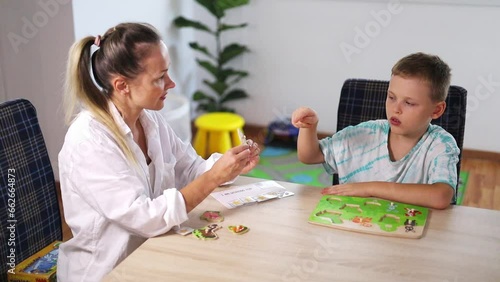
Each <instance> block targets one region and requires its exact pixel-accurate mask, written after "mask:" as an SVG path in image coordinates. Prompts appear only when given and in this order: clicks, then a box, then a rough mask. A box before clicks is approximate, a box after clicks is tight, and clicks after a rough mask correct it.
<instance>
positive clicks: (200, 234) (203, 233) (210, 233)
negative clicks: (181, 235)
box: [193, 223, 222, 240]
mask: <svg viewBox="0 0 500 282" xmlns="http://www.w3.org/2000/svg"><path fill="white" fill-rule="evenodd" d="M221 228H222V226H219V225H217V224H215V223H212V224H210V225H208V226H206V227H204V228H200V229H195V230H194V231H193V235H194V236H195V237H196V238H198V239H202V240H217V239H219V236H217V234H216V233H215V231H217V230H219V229H221Z"/></svg>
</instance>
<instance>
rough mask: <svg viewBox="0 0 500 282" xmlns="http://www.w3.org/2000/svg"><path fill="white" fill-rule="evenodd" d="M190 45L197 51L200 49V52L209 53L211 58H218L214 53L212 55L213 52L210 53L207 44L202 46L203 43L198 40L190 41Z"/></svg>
mask: <svg viewBox="0 0 500 282" xmlns="http://www.w3.org/2000/svg"><path fill="white" fill-rule="evenodd" d="M189 47H191V49H193V50H196V51H198V52H201V53H203V54H205V55H207V56H208V57H210V58H212V59H214V60H216V58H215V56H214V55H212V54H211V53H210V51H208V49H207V47H205V46H201V45H198V43H197V42H189Z"/></svg>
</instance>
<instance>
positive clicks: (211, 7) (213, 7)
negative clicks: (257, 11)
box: [196, 0, 249, 19]
mask: <svg viewBox="0 0 500 282" xmlns="http://www.w3.org/2000/svg"><path fill="white" fill-rule="evenodd" d="M196 2H198V4H200V5H202V6H203V7H205V8H206V9H207V10H208V11H209V12H210V13H211V14H212V15H214V16H215V17H216V18H218V19H220V18H222V17H224V11H225V10H227V9H232V8H236V7H239V6H243V5H246V4H248V3H249V0H196Z"/></svg>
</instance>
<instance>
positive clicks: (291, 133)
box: [264, 118, 299, 146]
mask: <svg viewBox="0 0 500 282" xmlns="http://www.w3.org/2000/svg"><path fill="white" fill-rule="evenodd" d="M298 136H299V129H298V128H296V127H295V126H293V124H292V122H291V118H281V119H278V120H274V121H273V122H271V124H269V126H268V127H267V134H266V138H265V140H264V144H265V145H270V144H272V143H279V144H278V145H285V146H286V145H288V146H296V145H297V138H298Z"/></svg>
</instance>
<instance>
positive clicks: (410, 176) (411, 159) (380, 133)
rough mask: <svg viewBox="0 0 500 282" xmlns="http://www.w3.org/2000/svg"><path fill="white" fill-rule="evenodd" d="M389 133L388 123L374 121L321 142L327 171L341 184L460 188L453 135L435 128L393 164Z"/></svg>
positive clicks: (340, 132)
mask: <svg viewBox="0 0 500 282" xmlns="http://www.w3.org/2000/svg"><path fill="white" fill-rule="evenodd" d="M389 129H390V125H389V122H388V121H387V120H373V121H368V122H363V123H360V124H358V125H356V126H349V127H346V128H344V129H343V130H341V131H339V132H337V133H336V134H334V135H333V136H332V137H327V138H324V139H322V140H320V147H321V151H322V152H323V155H324V157H325V163H323V166H324V167H325V169H326V171H327V172H328V173H330V174H333V173H335V172H336V173H338V175H339V183H352V182H367V181H388V182H397V183H420V184H433V183H438V182H442V183H448V184H449V185H450V186H451V187H453V189H455V188H456V186H457V162H458V155H459V152H460V150H459V149H458V147H457V143H456V142H455V139H454V138H453V136H452V135H451V134H449V133H448V132H447V131H446V130H444V129H443V128H442V127H440V126H437V125H432V124H431V125H429V128H428V129H427V132H425V134H424V135H423V136H422V138H421V139H420V141H419V142H418V143H417V145H415V147H413V149H412V150H411V151H410V152H409V153H408V154H407V155H406V156H404V157H403V158H401V159H400V160H398V161H391V159H390V157H389V151H388V148H387V140H388V136H389Z"/></svg>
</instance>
